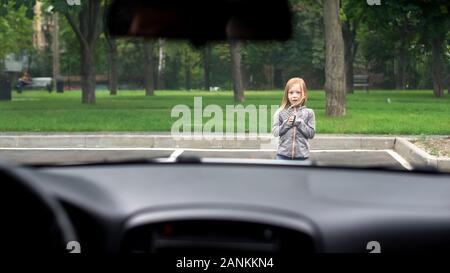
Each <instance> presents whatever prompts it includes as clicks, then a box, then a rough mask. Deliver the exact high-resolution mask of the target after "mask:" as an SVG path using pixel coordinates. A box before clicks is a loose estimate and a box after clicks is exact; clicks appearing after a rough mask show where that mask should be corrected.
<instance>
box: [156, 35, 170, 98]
mask: <svg viewBox="0 0 450 273" xmlns="http://www.w3.org/2000/svg"><path fill="white" fill-rule="evenodd" d="M158 44H159V54H158V79H157V81H156V82H157V84H156V85H157V88H158V89H163V88H165V86H166V83H165V75H164V73H165V72H166V71H165V70H166V56H167V54H166V40H164V39H159V43H158Z"/></svg>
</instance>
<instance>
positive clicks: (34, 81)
mask: <svg viewBox="0 0 450 273" xmlns="http://www.w3.org/2000/svg"><path fill="white" fill-rule="evenodd" d="M24 88H26V89H46V90H47V91H48V92H51V91H52V89H53V79H52V78H51V77H35V78H31V80H30V82H29V83H28V84H26V85H25V86H22V87H19V86H17V91H18V92H19V93H21V92H22V90H23V89H24Z"/></svg>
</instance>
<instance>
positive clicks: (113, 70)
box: [107, 38, 118, 95]
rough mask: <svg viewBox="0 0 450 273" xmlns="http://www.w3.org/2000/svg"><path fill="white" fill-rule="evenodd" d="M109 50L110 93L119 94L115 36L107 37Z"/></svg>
mask: <svg viewBox="0 0 450 273" xmlns="http://www.w3.org/2000/svg"><path fill="white" fill-rule="evenodd" d="M107 39H108V40H109V41H108V45H109V50H108V57H109V94H110V95H117V55H118V54H117V44H116V41H115V40H114V39H113V38H107Z"/></svg>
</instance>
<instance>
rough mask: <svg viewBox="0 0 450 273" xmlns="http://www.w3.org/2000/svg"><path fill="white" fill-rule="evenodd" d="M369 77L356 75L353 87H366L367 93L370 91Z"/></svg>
mask: <svg viewBox="0 0 450 273" xmlns="http://www.w3.org/2000/svg"><path fill="white" fill-rule="evenodd" d="M369 86H370V82H369V75H354V76H353V87H355V88H356V87H364V89H365V90H366V92H368V91H369Z"/></svg>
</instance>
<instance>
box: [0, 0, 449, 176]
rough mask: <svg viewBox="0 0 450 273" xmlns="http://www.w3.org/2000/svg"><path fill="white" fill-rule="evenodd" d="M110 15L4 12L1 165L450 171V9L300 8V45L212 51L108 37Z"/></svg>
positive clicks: (367, 4) (302, 0) (73, 1)
mask: <svg viewBox="0 0 450 273" xmlns="http://www.w3.org/2000/svg"><path fill="white" fill-rule="evenodd" d="M236 2H239V1H236ZM112 3H113V1H100V0H91V1H87V0H86V1H85V0H64V1H62V0H54V1H53V0H42V1H34V0H33V1H32V0H29V1H28V0H22V1H9V0H6V1H1V2H0V157H2V158H3V159H6V160H9V161H13V162H18V163H25V164H39V163H74V162H99V161H105V160H106V161H117V160H127V159H138V158H154V157H158V158H166V159H170V160H176V159H177V158H182V157H191V156H194V157H199V158H227V159H239V162H240V163H243V164H244V163H245V162H249V163H251V162H252V161H254V160H256V159H267V160H269V159H270V160H278V162H283V160H284V161H288V160H290V161H292V160H295V161H296V162H307V163H308V164H311V165H318V166H338V167H382V168H393V169H398V170H404V171H410V170H414V169H428V170H437V171H441V172H449V171H450V122H449V117H450V46H449V44H450V15H449V12H450V4H449V2H448V1H447V0H440V1H425V2H424V1H406V0H405V1H383V0H367V1H366V0H342V1H340V3H339V1H312V0H311V1H310V0H290V1H289V7H290V12H291V15H292V18H291V25H292V35H291V37H290V38H289V39H288V40H286V41H254V40H249V39H238V40H236V39H230V40H214V41H209V42H208V41H201V42H198V41H189V40H187V39H185V40H177V39H166V38H153V39H144V38H142V37H136V36H133V37H131V36H130V37H117V36H114V35H111V33H110V32H109V30H108V28H107V27H106V25H107V24H106V21H107V20H106V17H107V14H108V13H107V11H108V7H109V6H110V5H111V4H112ZM255 5H258V1H256V2H255ZM205 12H206V13H208V11H207V10H206V11H205ZM254 12H257V7H255V10H254ZM168 14H169V13H168ZM274 16H275V15H274ZM206 17H207V14H205V18H206ZM155 18H156V19H155V20H154V21H155V22H161V21H164V22H166V21H167V20H166V19H167V17H166V16H165V15H164V14H161V13H158V15H155ZM266 19H267V20H269V21H270V20H275V19H276V18H266ZM149 21H150V22H152V20H149ZM200 21H201V19H200ZM201 23H202V24H204V25H207V24H208V21H207V20H206V19H205V21H204V22H201ZM137 25H139V24H138V23H135V24H132V27H130V28H129V29H128V28H127V31H130V33H133V31H134V30H133V27H136V26H137ZM230 26H231V27H233V28H234V30H239V29H240V27H241V25H240V24H239V23H236V21H230V22H229V24H228V25H227V29H226V33H228V35H230V33H236V32H230V30H229V29H228V27H230ZM149 31H151V30H149ZM184 34H186V33H184ZM197 38H198V37H197ZM243 159H244V160H243Z"/></svg>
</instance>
